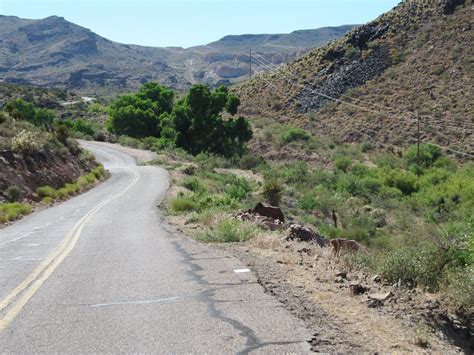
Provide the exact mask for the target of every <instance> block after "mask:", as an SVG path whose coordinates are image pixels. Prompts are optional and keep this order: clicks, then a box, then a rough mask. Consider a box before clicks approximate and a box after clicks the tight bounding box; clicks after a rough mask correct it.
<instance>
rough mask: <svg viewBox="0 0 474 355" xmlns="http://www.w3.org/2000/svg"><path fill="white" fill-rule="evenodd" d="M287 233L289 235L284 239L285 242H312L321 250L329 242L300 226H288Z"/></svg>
mask: <svg viewBox="0 0 474 355" xmlns="http://www.w3.org/2000/svg"><path fill="white" fill-rule="evenodd" d="M288 232H289V234H288V236H286V237H285V238H284V239H285V240H297V241H300V242H314V243H316V244H318V245H319V246H320V247H321V248H322V247H326V246H328V245H329V240H327V239H326V238H324V237H323V236H321V235H319V234H317V233H315V232H314V231H312V230H311V229H309V228H307V227H305V226H303V225H301V224H290V226H289V227H288Z"/></svg>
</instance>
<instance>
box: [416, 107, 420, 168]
mask: <svg viewBox="0 0 474 355" xmlns="http://www.w3.org/2000/svg"><path fill="white" fill-rule="evenodd" d="M416 124H417V130H416V132H417V133H416V136H417V137H416V163H417V164H418V171H417V173H418V175H420V114H419V112H418V111H416Z"/></svg>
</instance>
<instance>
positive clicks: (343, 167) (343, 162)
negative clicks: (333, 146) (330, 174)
mask: <svg viewBox="0 0 474 355" xmlns="http://www.w3.org/2000/svg"><path fill="white" fill-rule="evenodd" d="M351 165H352V159H351V158H348V157H338V158H336V160H335V161H334V166H335V167H336V169H338V170H340V171H343V172H345V173H346V172H347V171H348V170H349V168H350V167H351Z"/></svg>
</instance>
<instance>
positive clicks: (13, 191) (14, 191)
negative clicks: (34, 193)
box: [5, 185, 20, 202]
mask: <svg viewBox="0 0 474 355" xmlns="http://www.w3.org/2000/svg"><path fill="white" fill-rule="evenodd" d="M5 197H6V198H7V200H8V201H10V202H16V201H18V199H19V198H20V189H19V188H18V186H16V185H11V186H9V187H8V188H7V191H6V192H5Z"/></svg>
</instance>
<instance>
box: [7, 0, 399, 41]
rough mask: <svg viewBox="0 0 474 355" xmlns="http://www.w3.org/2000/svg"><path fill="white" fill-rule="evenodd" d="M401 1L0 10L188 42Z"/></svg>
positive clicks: (33, 3) (376, 9) (49, 4)
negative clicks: (53, 17)
mask: <svg viewBox="0 0 474 355" xmlns="http://www.w3.org/2000/svg"><path fill="white" fill-rule="evenodd" d="M397 3H399V0H175V1H172V0H137V1H132V0H126V1H125V0H0V14H2V15H14V16H18V17H23V18H34V19H37V18H44V17H47V16H51V15H58V16H62V17H64V18H66V19H67V20H69V21H71V22H74V23H76V24H78V25H81V26H83V27H87V28H89V29H91V30H92V31H94V32H96V33H97V34H99V35H101V36H104V37H106V38H109V39H111V40H114V41H117V42H122V43H129V44H141V45H149V46H182V47H189V46H194V45H199V44H206V43H209V42H212V41H215V40H218V39H219V38H221V37H223V36H225V35H228V34H244V33H287V32H291V31H293V30H298V29H312V28H318V27H323V26H337V25H342V24H358V23H366V22H368V21H370V20H372V19H374V18H376V17H377V16H378V15H380V14H382V13H384V12H386V11H388V10H390V9H391V8H392V7H393V6H395V5H396V4H397Z"/></svg>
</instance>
